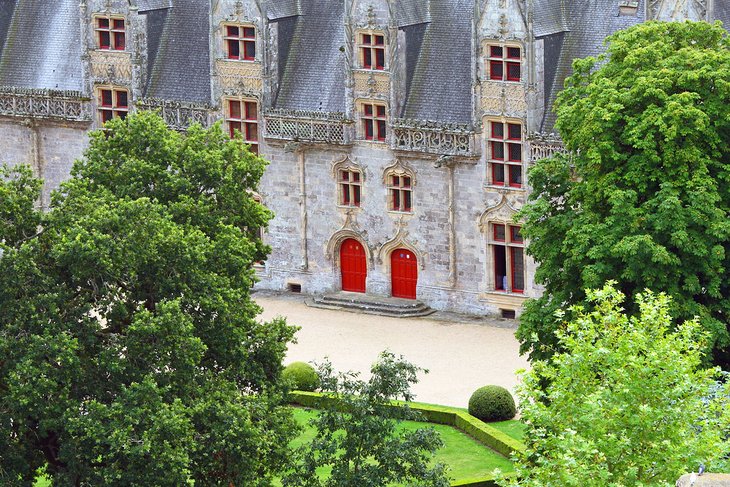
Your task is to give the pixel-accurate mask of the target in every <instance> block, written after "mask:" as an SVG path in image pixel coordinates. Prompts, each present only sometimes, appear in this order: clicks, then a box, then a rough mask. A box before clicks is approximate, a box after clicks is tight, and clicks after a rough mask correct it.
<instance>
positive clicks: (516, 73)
mask: <svg viewBox="0 0 730 487" xmlns="http://www.w3.org/2000/svg"><path fill="white" fill-rule="evenodd" d="M486 64H487V75H488V77H489V79H491V80H494V81H521V80H522V48H521V47H518V46H508V45H503V44H490V45H488V46H487V62H486Z"/></svg>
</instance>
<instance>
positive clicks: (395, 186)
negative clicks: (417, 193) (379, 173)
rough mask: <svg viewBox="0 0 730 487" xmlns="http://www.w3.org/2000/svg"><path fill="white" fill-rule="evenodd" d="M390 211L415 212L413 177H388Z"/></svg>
mask: <svg viewBox="0 0 730 487" xmlns="http://www.w3.org/2000/svg"><path fill="white" fill-rule="evenodd" d="M387 181H388V194H389V200H390V201H389V208H388V209H389V210H390V211H400V212H404V213H411V212H412V211H413V188H412V186H411V181H412V178H411V176H408V175H405V174H391V175H389V176H388V180H387Z"/></svg>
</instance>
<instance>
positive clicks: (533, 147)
mask: <svg viewBox="0 0 730 487" xmlns="http://www.w3.org/2000/svg"><path fill="white" fill-rule="evenodd" d="M528 145H529V148H530V162H531V163H533V162H536V161H539V160H540V159H547V158H548V157H550V156H552V155H553V154H556V153H560V154H569V152H568V149H566V148H565V146H564V145H563V141H562V140H560V137H558V136H557V135H555V134H540V133H532V134H530V137H529V139H528Z"/></svg>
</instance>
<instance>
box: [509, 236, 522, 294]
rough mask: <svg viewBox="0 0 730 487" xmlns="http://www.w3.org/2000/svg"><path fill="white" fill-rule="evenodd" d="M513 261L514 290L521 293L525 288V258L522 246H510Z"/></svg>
mask: <svg viewBox="0 0 730 487" xmlns="http://www.w3.org/2000/svg"><path fill="white" fill-rule="evenodd" d="M510 253H511V255H510V257H511V259H510V260H511V261H512V292H515V293H521V292H522V291H524V289H525V258H524V253H523V250H522V249H521V248H515V247H511V248H510Z"/></svg>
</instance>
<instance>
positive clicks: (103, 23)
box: [94, 16, 126, 51]
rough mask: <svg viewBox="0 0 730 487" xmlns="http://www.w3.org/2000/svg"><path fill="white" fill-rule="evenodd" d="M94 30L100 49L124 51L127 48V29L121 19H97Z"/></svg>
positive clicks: (97, 17)
mask: <svg viewBox="0 0 730 487" xmlns="http://www.w3.org/2000/svg"><path fill="white" fill-rule="evenodd" d="M94 19H95V25H94V30H95V31H96V41H97V46H98V48H99V49H105V50H112V51H123V50H124V49H125V48H126V29H125V25H124V19H123V18H120V17H99V16H96V17H95V18H94Z"/></svg>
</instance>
